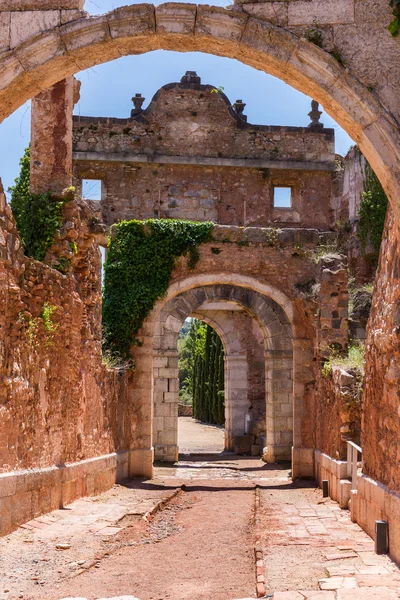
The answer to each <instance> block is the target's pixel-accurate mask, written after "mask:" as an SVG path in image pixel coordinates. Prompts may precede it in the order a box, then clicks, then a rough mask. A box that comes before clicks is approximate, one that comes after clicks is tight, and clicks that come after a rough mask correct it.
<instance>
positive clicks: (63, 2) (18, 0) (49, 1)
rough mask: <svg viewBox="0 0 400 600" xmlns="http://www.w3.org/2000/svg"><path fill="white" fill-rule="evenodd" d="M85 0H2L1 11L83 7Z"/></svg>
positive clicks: (0, 0)
mask: <svg viewBox="0 0 400 600" xmlns="http://www.w3.org/2000/svg"><path fill="white" fill-rule="evenodd" d="M84 4H85V0H0V11H3V10H15V11H23V10H35V11H45V10H52V9H79V10H81V9H82V8H83V5H84Z"/></svg>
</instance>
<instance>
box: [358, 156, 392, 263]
mask: <svg viewBox="0 0 400 600" xmlns="http://www.w3.org/2000/svg"><path fill="white" fill-rule="evenodd" d="M387 206H388V199H387V196H386V194H385V191H384V189H383V187H382V184H381V182H380V181H379V179H378V178H377V176H376V175H375V173H374V172H373V170H372V168H371V166H370V165H369V164H368V163H366V167H365V184H364V191H363V193H362V200H361V204H360V210H359V216H360V220H359V223H358V231H357V234H358V237H359V239H360V241H361V246H362V249H363V251H364V252H365V249H366V247H367V244H368V242H369V243H370V244H371V245H372V247H373V249H374V254H373V256H372V260H373V261H374V263H375V264H377V263H378V258H379V250H380V247H381V242H382V234H383V230H384V227H385V218H386V211H387Z"/></svg>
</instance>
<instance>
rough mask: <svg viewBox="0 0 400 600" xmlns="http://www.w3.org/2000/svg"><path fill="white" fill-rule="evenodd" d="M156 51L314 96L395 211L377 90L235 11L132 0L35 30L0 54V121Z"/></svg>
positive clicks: (397, 179)
mask: <svg viewBox="0 0 400 600" xmlns="http://www.w3.org/2000/svg"><path fill="white" fill-rule="evenodd" d="M157 49H164V50H178V51H185V52H189V51H199V52H206V53H211V54H216V55H219V56H224V57H228V58H235V59H237V60H239V61H241V62H243V63H245V64H247V65H249V66H252V67H254V68H256V69H260V70H263V71H265V72H266V73H269V74H271V75H274V76H276V77H278V78H280V79H282V80H283V81H285V82H287V83H289V84H290V85H292V86H293V87H295V88H296V89H298V90H300V91H301V92H304V93H305V94H308V95H309V96H312V97H314V98H315V99H316V100H318V101H319V102H320V103H321V104H322V105H323V106H324V108H325V110H326V111H327V112H328V113H329V114H330V115H331V116H332V117H333V118H334V119H335V120H336V121H337V122H338V123H339V124H340V125H341V126H342V127H343V128H344V129H345V130H346V131H347V132H348V133H349V135H351V136H352V137H353V139H354V140H355V141H356V142H357V143H358V144H359V146H360V149H361V151H362V152H363V154H364V155H365V156H366V158H367V159H368V161H369V162H370V163H371V165H372V167H373V169H374V170H375V172H376V173H377V174H378V176H379V178H380V179H381V182H382V183H383V185H384V187H385V189H386V191H387V193H388V195H389V198H390V199H391V201H392V203H393V207H394V208H395V210H396V211H397V204H398V198H400V174H399V172H400V166H399V165H400V133H399V129H398V124H397V122H396V120H395V119H394V118H393V117H392V116H391V115H390V114H389V113H388V112H387V110H385V108H384V107H383V106H382V104H381V103H380V102H379V100H378V97H377V95H375V94H373V93H372V91H369V90H368V89H367V87H365V86H364V85H362V84H361V83H360V81H359V80H358V79H357V78H356V77H354V76H353V75H352V74H351V73H350V72H349V70H348V69H346V68H344V67H343V66H342V65H341V64H339V62H338V61H337V60H336V59H335V58H333V57H332V56H331V55H330V54H329V53H327V52H325V51H324V50H322V49H320V48H318V47H316V46H315V45H313V44H312V43H311V42H309V41H307V40H305V39H304V38H301V37H299V36H297V35H295V34H294V33H292V32H290V31H288V30H286V29H284V28H282V27H276V26H274V25H272V24H271V23H270V22H268V21H265V20H260V19H257V18H253V17H250V16H249V15H247V14H245V13H244V12H240V11H233V10H226V9H222V8H217V7H213V6H196V5H195V4H175V3H167V4H162V5H160V6H158V7H154V6H153V5H152V4H136V5H133V6H126V7H123V8H118V9H116V10H114V11H112V12H110V13H108V14H106V15H101V16H97V17H89V16H84V17H82V18H81V19H77V20H76V21H72V22H70V23H67V24H65V25H62V26H58V27H54V28H53V29H51V30H48V31H46V32H43V33H41V34H39V35H37V36H34V37H32V38H30V39H28V40H26V41H24V42H23V43H22V44H20V45H18V46H16V47H15V48H13V49H12V50H10V51H8V52H4V53H3V54H2V55H0V107H1V108H0V119H1V120H3V119H4V118H5V117H7V116H8V115H10V114H11V113H12V112H13V111H14V110H16V109H17V108H18V107H19V106H21V105H22V104H23V103H24V102H25V101H26V100H28V99H29V98H31V97H33V96H35V95H36V94H38V93H39V92H40V91H42V90H44V89H47V88H48V87H49V86H51V85H53V84H54V83H56V82H57V81H60V79H63V78H65V77H67V76H70V75H73V74H75V73H78V72H79V71H81V70H84V69H87V68H90V67H93V66H95V65H97V64H100V63H104V62H107V61H110V60H113V59H116V58H119V57H121V56H125V55H129V54H142V53H145V52H149V51H152V50H157Z"/></svg>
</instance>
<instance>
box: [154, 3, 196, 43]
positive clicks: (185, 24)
mask: <svg viewBox="0 0 400 600" xmlns="http://www.w3.org/2000/svg"><path fill="white" fill-rule="evenodd" d="M195 21H196V6H194V5H193V4H183V3H182V4H180V3H177V2H167V3H165V4H162V5H161V6H157V7H156V28H157V33H158V34H169V33H173V34H184V35H191V34H193V33H194V26H195Z"/></svg>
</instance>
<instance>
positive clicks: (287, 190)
mask: <svg viewBox="0 0 400 600" xmlns="http://www.w3.org/2000/svg"><path fill="white" fill-rule="evenodd" d="M274 208H292V188H291V187H274Z"/></svg>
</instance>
